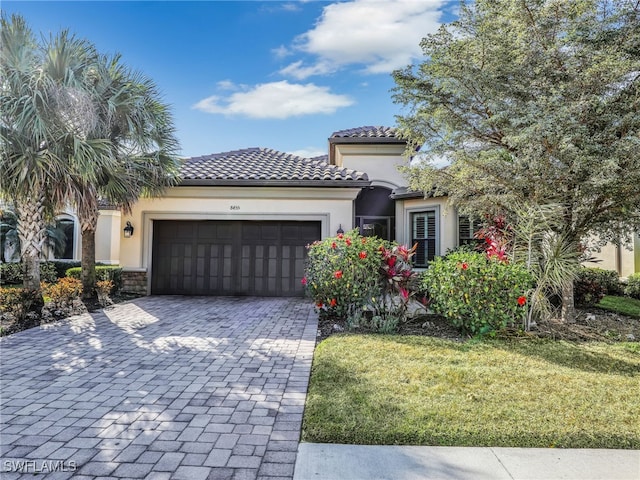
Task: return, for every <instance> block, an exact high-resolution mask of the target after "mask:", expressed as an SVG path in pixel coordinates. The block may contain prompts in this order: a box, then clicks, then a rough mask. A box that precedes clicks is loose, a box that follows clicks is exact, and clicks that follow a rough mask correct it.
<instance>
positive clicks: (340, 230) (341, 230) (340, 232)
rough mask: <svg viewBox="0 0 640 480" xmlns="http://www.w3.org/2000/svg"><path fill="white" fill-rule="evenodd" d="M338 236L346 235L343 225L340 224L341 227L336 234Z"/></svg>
mask: <svg viewBox="0 0 640 480" xmlns="http://www.w3.org/2000/svg"><path fill="white" fill-rule="evenodd" d="M336 233H337V234H338V235H341V234H343V233H344V230H343V229H342V224H340V226H339V227H338V231H337V232H336Z"/></svg>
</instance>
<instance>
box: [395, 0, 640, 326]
mask: <svg viewBox="0 0 640 480" xmlns="http://www.w3.org/2000/svg"><path fill="white" fill-rule="evenodd" d="M421 47H422V49H423V52H424V56H425V58H424V60H423V61H422V62H421V63H419V64H417V65H413V66H409V67H407V68H406V69H404V70H400V71H396V72H394V79H395V82H396V88H395V90H394V100H395V102H396V103H399V104H401V105H403V106H404V107H405V112H404V114H403V115H401V116H399V117H398V119H397V120H398V124H399V127H400V130H401V132H402V134H403V135H404V136H405V137H406V138H407V139H408V140H409V143H410V145H409V150H408V151H410V152H413V151H414V150H413V149H414V148H415V147H416V146H422V151H423V152H424V153H423V161H422V162H421V163H420V164H419V165H418V166H415V167H414V168H413V169H412V170H411V172H410V179H411V180H410V182H411V186H412V187H413V188H415V189H420V190H422V191H425V192H430V193H431V192H433V189H434V187H435V191H436V193H438V192H440V193H444V194H447V195H449V198H450V199H451V202H452V203H453V204H454V205H456V206H459V207H461V208H462V209H463V210H466V211H476V212H481V211H492V210H502V211H505V212H507V213H510V212H511V213H514V214H515V213H517V212H513V206H514V205H519V206H521V205H523V204H530V205H531V204H533V205H539V206H544V205H548V204H553V205H556V206H559V208H558V209H557V211H558V212H559V213H558V216H559V218H558V219H557V220H558V221H556V222H554V224H555V225H556V227H555V230H556V231H555V232H554V234H555V235H557V236H558V238H562V239H563V242H564V243H565V244H566V245H578V244H579V242H581V241H585V240H586V239H587V238H589V237H591V236H596V237H598V238H600V239H601V240H602V241H607V240H608V241H615V242H619V241H621V240H625V239H627V238H628V237H629V233H630V232H631V231H633V229H638V228H640V153H639V152H640V133H639V132H640V3H639V2H637V1H627V0H619V1H616V0H573V1H567V0H477V1H475V2H473V3H470V4H465V3H463V4H462V6H461V10H460V16H459V20H458V21H455V22H453V23H451V24H448V25H443V26H442V27H441V28H440V29H439V31H438V32H437V33H435V34H432V35H429V36H427V37H425V38H424V39H423V41H422V43H421ZM443 159H445V160H447V161H448V162H449V163H450V165H449V166H448V167H447V168H438V167H437V166H436V165H437V164H438V163H439V161H442V160H443ZM534 210H535V209H534ZM516 217H517V215H516ZM566 245H565V246H566ZM572 248H573V247H572ZM573 258H574V259H575V260H574V261H576V262H577V261H578V260H577V259H578V256H576V255H574V256H573ZM572 285H573V283H572V282H564V283H563V292H562V297H563V315H564V318H565V320H571V319H572V316H573V291H572Z"/></svg>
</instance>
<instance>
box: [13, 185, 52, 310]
mask: <svg viewBox="0 0 640 480" xmlns="http://www.w3.org/2000/svg"><path fill="white" fill-rule="evenodd" d="M19 205H20V207H19V208H18V207H17V205H16V213H17V214H18V226H17V230H18V237H19V238H20V257H21V259H22V265H23V277H22V283H23V285H24V288H25V289H27V290H30V291H32V292H36V294H35V295H34V298H35V299H36V302H35V303H34V305H33V307H32V309H31V310H32V311H39V310H40V309H41V308H42V306H43V305H44V301H43V299H42V296H41V295H40V257H41V255H42V248H43V245H44V242H45V240H46V233H45V232H46V227H45V221H44V197H43V196H40V197H38V198H37V199H25V200H24V201H22V202H20V204H19ZM37 299H39V301H38V300H37Z"/></svg>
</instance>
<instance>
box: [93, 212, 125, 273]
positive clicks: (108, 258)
mask: <svg viewBox="0 0 640 480" xmlns="http://www.w3.org/2000/svg"><path fill="white" fill-rule="evenodd" d="M121 220H122V214H121V213H120V212H119V211H118V210H101V211H100V216H99V217H98V225H97V227H96V262H100V263H104V264H107V265H117V264H118V263H119V262H120V258H119V257H120V237H121V236H122V230H121V229H122V228H124V227H123V226H121Z"/></svg>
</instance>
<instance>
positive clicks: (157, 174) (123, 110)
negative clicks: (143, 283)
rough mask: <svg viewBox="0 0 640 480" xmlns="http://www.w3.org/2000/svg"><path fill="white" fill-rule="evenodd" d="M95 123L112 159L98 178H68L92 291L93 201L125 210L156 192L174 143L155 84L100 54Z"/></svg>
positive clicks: (172, 177)
mask: <svg viewBox="0 0 640 480" xmlns="http://www.w3.org/2000/svg"><path fill="white" fill-rule="evenodd" d="M95 89H96V93H97V98H96V101H97V104H96V108H97V109H98V112H99V114H98V123H97V128H96V131H95V134H96V135H97V136H99V137H101V138H108V139H109V146H110V149H111V153H112V159H113V162H112V164H111V165H110V167H109V168H105V169H102V170H101V172H100V174H99V175H98V179H97V182H93V183H92V182H88V181H87V179H86V176H84V175H83V174H82V170H80V172H79V174H78V175H74V176H73V177H72V180H73V191H74V200H75V204H76V206H77V210H78V217H79V220H80V228H81V232H82V283H83V292H84V295H85V297H89V296H92V295H94V286H95V280H96V278H95V232H96V226H97V223H98V201H99V199H101V198H102V199H105V200H107V201H108V202H109V203H112V204H115V205H117V206H118V207H120V209H121V210H122V211H123V212H125V213H128V212H130V211H131V208H132V206H133V204H134V203H135V202H136V201H137V200H138V198H139V197H140V196H143V195H159V194H161V193H162V192H163V191H164V189H165V188H166V187H168V186H171V185H173V184H175V183H176V181H177V178H178V171H179V160H178V157H177V151H178V148H179V146H178V141H177V139H176V137H175V129H174V127H173V121H172V117H171V114H170V111H169V107H168V106H167V105H166V104H164V103H163V102H162V101H161V100H160V95H159V93H158V90H157V88H156V86H155V85H154V83H153V82H152V81H151V80H149V79H147V78H145V77H144V76H142V75H140V74H138V73H134V72H132V71H131V70H129V69H128V68H127V67H126V66H124V65H123V64H122V63H121V62H120V56H119V55H116V56H114V57H112V58H108V57H102V58H101V59H100V62H99V67H98V69H97V70H96V85H95Z"/></svg>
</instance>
